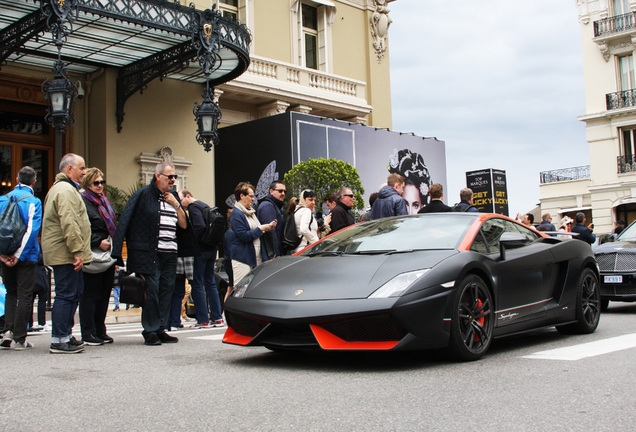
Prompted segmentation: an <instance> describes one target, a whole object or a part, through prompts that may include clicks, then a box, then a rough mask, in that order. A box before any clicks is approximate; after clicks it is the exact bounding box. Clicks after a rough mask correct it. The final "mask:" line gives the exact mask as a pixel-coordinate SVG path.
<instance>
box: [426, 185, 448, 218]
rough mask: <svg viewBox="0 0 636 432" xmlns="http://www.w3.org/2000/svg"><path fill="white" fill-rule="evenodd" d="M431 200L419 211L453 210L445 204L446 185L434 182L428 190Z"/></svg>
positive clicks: (439, 211) (442, 211)
mask: <svg viewBox="0 0 636 432" xmlns="http://www.w3.org/2000/svg"><path fill="white" fill-rule="evenodd" d="M428 193H429V195H430V197H431V202H430V203H428V205H426V206H425V207H422V208H421V209H420V211H418V213H445V212H452V211H453V208H452V207H449V206H447V205H446V204H444V201H442V199H443V198H444V187H443V186H442V185H441V184H439V183H434V184H432V185H431V188H430V189H429V191H428Z"/></svg>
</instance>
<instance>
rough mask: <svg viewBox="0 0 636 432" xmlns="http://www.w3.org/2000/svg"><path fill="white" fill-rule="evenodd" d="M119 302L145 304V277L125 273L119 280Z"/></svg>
mask: <svg viewBox="0 0 636 432" xmlns="http://www.w3.org/2000/svg"><path fill="white" fill-rule="evenodd" d="M119 286H120V290H119V302H120V303H126V304H132V305H138V306H144V305H145V304H146V278H144V277H143V276H142V275H139V276H137V274H136V273H135V274H134V276H133V274H131V273H126V274H125V275H123V276H122V277H121V279H120V280H119Z"/></svg>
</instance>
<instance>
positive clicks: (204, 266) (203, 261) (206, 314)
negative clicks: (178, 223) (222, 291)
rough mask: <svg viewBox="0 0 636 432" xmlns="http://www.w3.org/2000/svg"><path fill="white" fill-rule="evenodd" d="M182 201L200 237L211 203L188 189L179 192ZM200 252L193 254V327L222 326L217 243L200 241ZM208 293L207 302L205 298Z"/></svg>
mask: <svg viewBox="0 0 636 432" xmlns="http://www.w3.org/2000/svg"><path fill="white" fill-rule="evenodd" d="M179 197H180V198H181V205H182V206H183V207H184V208H185V209H187V210H188V213H190V222H191V223H192V229H193V230H194V234H195V236H196V238H197V239H201V238H203V233H205V228H206V226H205V219H204V218H203V211H204V210H205V209H206V208H209V207H210V206H209V205H207V204H206V203H204V202H203V201H199V200H197V199H195V198H194V197H193V196H192V193H190V191H188V190H186V189H182V190H181V191H180V192H179ZM198 246H199V253H198V254H197V255H195V256H194V269H193V276H194V279H193V280H192V300H193V301H194V310H195V314H196V315H195V316H196V319H197V323H196V324H193V325H192V326H191V328H208V327H223V325H224V322H223V315H221V300H220V299H219V291H218V290H217V288H216V281H215V280H214V262H215V261H216V248H217V246H209V245H207V244H205V243H203V242H201V241H198ZM206 295H207V302H206Z"/></svg>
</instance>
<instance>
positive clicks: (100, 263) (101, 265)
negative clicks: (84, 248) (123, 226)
mask: <svg viewBox="0 0 636 432" xmlns="http://www.w3.org/2000/svg"><path fill="white" fill-rule="evenodd" d="M108 241H109V242H110V248H109V249H108V250H107V251H105V250H102V249H101V248H99V247H97V248H93V249H91V255H93V261H91V262H90V263H88V264H86V265H84V267H83V270H84V272H85V273H90V274H97V273H102V272H105V271H106V270H108V269H109V268H110V267H111V266H112V265H113V264H115V263H116V262H117V260H116V259H115V258H113V257H112V256H110V253H111V252H112V250H113V240H112V239H111V238H110V236H108Z"/></svg>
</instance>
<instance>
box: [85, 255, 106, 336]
mask: <svg viewBox="0 0 636 432" xmlns="http://www.w3.org/2000/svg"><path fill="white" fill-rule="evenodd" d="M114 278H115V264H113V265H112V266H110V268H108V269H107V270H106V271H103V272H101V273H95V274H91V273H84V293H83V294H82V298H81V299H80V304H79V318H80V325H81V326H82V339H86V338H90V337H91V336H97V337H100V338H101V337H102V336H106V324H105V321H106V314H107V313H108V302H109V301H110V291H111V290H112V287H113V279H114Z"/></svg>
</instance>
